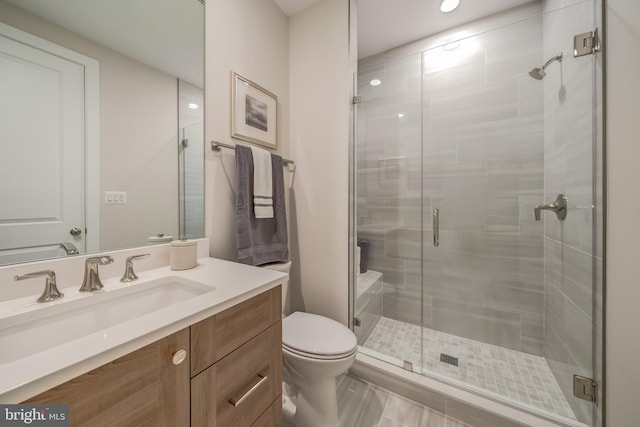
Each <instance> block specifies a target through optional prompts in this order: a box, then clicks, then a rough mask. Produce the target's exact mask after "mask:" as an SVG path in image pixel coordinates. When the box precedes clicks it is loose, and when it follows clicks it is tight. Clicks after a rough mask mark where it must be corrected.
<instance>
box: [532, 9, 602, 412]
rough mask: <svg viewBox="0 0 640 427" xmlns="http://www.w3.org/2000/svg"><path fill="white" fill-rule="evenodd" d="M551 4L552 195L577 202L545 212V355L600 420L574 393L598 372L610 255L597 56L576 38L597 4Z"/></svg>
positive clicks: (548, 168) (567, 390)
mask: <svg viewBox="0 0 640 427" xmlns="http://www.w3.org/2000/svg"><path fill="white" fill-rule="evenodd" d="M543 7H544V11H545V14H544V17H543V28H544V32H543V33H544V37H543V49H544V57H545V58H549V57H551V56H554V55H556V54H557V53H558V52H563V54H564V57H563V61H562V64H557V63H556V64H553V65H552V66H550V67H549V68H548V69H547V75H546V77H545V78H544V80H543V82H542V83H543V84H544V111H545V163H544V177H545V201H547V202H548V201H551V200H553V199H554V198H555V197H556V195H557V194H558V193H564V194H566V195H567V198H568V203H569V209H568V213H567V217H566V219H565V220H564V221H559V220H558V219H557V218H556V217H555V215H553V214H549V213H545V214H544V215H543V217H544V218H543V221H544V256H545V266H546V271H545V312H544V319H545V331H544V356H545V358H546V359H547V363H548V364H549V367H550V368H551V371H552V372H553V374H554V376H555V377H556V380H557V381H558V383H559V385H560V387H561V389H562V391H563V393H564V394H565V396H566V398H567V400H568V402H569V404H570V405H571V407H572V409H573V411H574V413H575V415H576V417H577V419H578V420H579V421H582V422H584V423H585V424H587V425H592V423H593V421H592V412H593V409H594V407H593V405H592V404H591V403H588V402H585V401H582V400H579V399H577V398H575V397H573V375H574V374H579V375H584V376H587V377H590V378H592V377H593V368H592V366H593V361H592V354H593V353H592V351H593V350H592V333H593V318H594V313H593V301H594V295H593V285H594V282H593V277H594V260H595V265H601V259H602V258H594V255H596V254H597V252H596V251H595V250H594V245H593V242H594V239H593V237H594V234H593V231H594V225H593V224H594V213H596V212H594V207H595V206H597V205H596V200H595V199H594V193H593V182H594V174H593V170H594V168H593V165H594V146H595V145H594V111H593V105H594V91H593V82H594V61H595V60H596V57H594V56H586V57H581V58H573V54H572V53H573V52H572V45H573V36H574V35H575V34H580V33H583V32H585V31H590V30H591V29H592V27H593V25H594V16H593V11H594V9H593V3H592V2H591V1H582V2H576V1H573V2H571V4H570V5H569V6H567V2H566V0H546V1H545V2H544V6H543ZM599 181H600V179H598V182H599ZM599 188H600V187H599ZM598 203H600V202H598ZM599 206H601V205H599ZM600 212H601V210H600ZM599 216H600V215H599ZM598 229H599V230H600V232H601V230H602V226H601V223H600V225H599V226H598ZM600 244H601V242H600ZM598 253H599V251H598Z"/></svg>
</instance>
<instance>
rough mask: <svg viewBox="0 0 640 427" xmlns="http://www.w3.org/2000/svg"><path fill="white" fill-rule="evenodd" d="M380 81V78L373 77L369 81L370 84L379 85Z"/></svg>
mask: <svg viewBox="0 0 640 427" xmlns="http://www.w3.org/2000/svg"><path fill="white" fill-rule="evenodd" d="M381 83H382V81H381V80H380V79H373V80H371V81H370V82H369V84H370V85H371V86H380V84H381Z"/></svg>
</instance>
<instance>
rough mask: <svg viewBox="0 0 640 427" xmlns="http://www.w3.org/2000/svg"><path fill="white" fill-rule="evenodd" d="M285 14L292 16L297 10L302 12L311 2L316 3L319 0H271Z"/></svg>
mask: <svg viewBox="0 0 640 427" xmlns="http://www.w3.org/2000/svg"><path fill="white" fill-rule="evenodd" d="M273 1H274V2H275V4H277V5H278V6H279V7H280V9H282V11H283V12H284V13H285V14H287V16H293V15H295V14H296V13H298V12H302V11H303V10H304V9H306V8H308V7H309V6H311V5H312V4H315V3H318V1H319V0H273Z"/></svg>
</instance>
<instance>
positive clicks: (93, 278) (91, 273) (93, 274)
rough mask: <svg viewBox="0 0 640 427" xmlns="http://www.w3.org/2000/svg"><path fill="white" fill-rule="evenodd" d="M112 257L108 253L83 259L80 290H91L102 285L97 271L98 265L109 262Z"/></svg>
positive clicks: (95, 289)
mask: <svg viewBox="0 0 640 427" xmlns="http://www.w3.org/2000/svg"><path fill="white" fill-rule="evenodd" d="M112 262H113V258H112V257H110V256H109V255H102V256H94V257H89V258H87V259H86V260H85V261H84V279H83V280H82V286H80V292H93V291H97V290H100V289H102V288H103V287H104V285H103V284H102V281H101V280H100V275H99V273H98V266H99V265H105V264H111V263H112Z"/></svg>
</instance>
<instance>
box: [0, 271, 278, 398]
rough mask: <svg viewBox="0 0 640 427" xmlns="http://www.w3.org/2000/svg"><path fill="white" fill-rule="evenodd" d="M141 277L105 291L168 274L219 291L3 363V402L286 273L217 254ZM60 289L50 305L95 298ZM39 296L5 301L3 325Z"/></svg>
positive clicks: (200, 316)
mask: <svg viewBox="0 0 640 427" xmlns="http://www.w3.org/2000/svg"><path fill="white" fill-rule="evenodd" d="M138 276H139V277H140V279H139V280H137V281H135V282H132V283H130V284H124V283H120V281H119V278H110V279H107V280H103V284H104V286H105V287H104V290H103V291H104V292H109V291H112V290H117V289H121V288H123V287H131V286H136V285H138V284H142V283H145V282H148V281H150V280H155V279H159V278H162V277H166V276H178V277H182V278H184V279H188V280H192V281H195V282H199V283H201V284H204V285H208V286H212V287H215V290H214V291H212V292H207V293H204V294H202V295H198V296H196V297H194V298H191V299H188V300H186V301H183V302H179V303H176V304H173V305H171V306H169V307H166V308H163V309H160V310H157V311H154V312H152V313H149V314H145V315H142V316H139V317H137V318H135V319H133V320H130V321H127V322H124V323H120V324H118V325H115V326H112V327H109V328H107V329H103V330H100V331H99V332H96V333H93V334H90V335H87V336H84V337H82V338H79V339H76V340H73V341H71V342H68V343H66V344H62V345H59V346H56V347H52V348H49V349H48V350H45V351H42V352H40V353H36V354H33V355H30V356H28V357H25V358H22V359H18V360H16V361H13V362H8V363H4V364H0V403H19V402H21V401H24V400H26V399H28V398H30V397H32V396H35V395H37V394H39V393H41V392H43V391H46V390H48V389H50V388H52V387H55V386H56V385H59V384H62V383H63V382H65V381H68V380H70V379H72V378H75V377H77V376H79V375H82V374H83V373H86V372H88V371H90V370H92V369H95V368H97V367H99V366H101V365H104V364H105V363H108V362H110V361H112V360H114V359H117V358H118V357H121V356H124V355H125V354H127V353H130V352H132V351H135V350H137V349H139V348H142V347H144V346H145V345H148V344H151V343H152V342H154V341H157V340H158V339H161V338H164V337H166V336H168V335H171V334H173V333H175V332H177V331H179V330H181V329H183V328H185V327H187V326H190V325H192V324H194V323H197V322H199V321H201V320H204V319H206V318H207V317H210V316H211V315H213V314H216V313H218V312H220V311H222V310H225V309H226V308H229V307H231V306H233V305H235V304H238V303H240V302H242V301H244V300H246V299H249V298H251V297H253V296H255V295H258V294H260V293H262V292H264V291H266V290H268V289H271V288H273V287H275V286H277V285H279V284H281V283H282V282H283V279H285V278H286V277H287V274H286V273H282V272H279V271H274V270H268V269H262V268H257V267H251V266H248V265H244V264H239V263H234V262H230V261H224V260H219V259H215V258H200V259H198V265H197V267H195V268H193V269H191V270H182V271H174V270H171V269H170V268H169V267H168V266H167V267H160V268H155V269H151V270H147V271H143V272H141V273H138ZM60 290H61V291H62V292H63V293H64V294H65V297H64V298H63V299H61V300H58V301H54V302H52V303H47V305H51V304H64V303H65V301H67V302H68V301H70V300H78V299H81V298H91V294H87V293H80V292H78V287H77V286H75V287H73V288H65V289H60ZM103 291H99V292H103ZM35 298H37V295H36V296H35V297H34V296H30V297H28V299H27V298H26V297H25V298H21V299H20V300H24V301H18V302H19V304H16V300H13V301H5V302H2V303H0V313H2V314H1V316H0V328H1V327H2V321H3V318H6V317H7V316H11V315H14V314H17V313H16V307H18V309H17V310H18V311H19V312H20V313H22V312H26V311H30V310H37V309H38V308H39V307H42V306H43V304H38V303H36V302H35ZM9 307H11V310H9ZM185 350H187V351H189V349H185Z"/></svg>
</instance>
